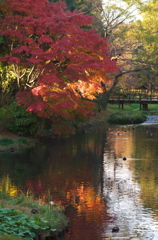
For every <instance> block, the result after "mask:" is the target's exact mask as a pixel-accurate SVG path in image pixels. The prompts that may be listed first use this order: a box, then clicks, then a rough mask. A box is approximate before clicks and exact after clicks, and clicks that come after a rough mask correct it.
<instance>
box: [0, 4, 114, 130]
mask: <svg viewBox="0 0 158 240" xmlns="http://www.w3.org/2000/svg"><path fill="white" fill-rule="evenodd" d="M1 11H2V12H3V17H2V18H1V20H0V24H1V34H2V35H3V36H5V37H6V38H7V39H8V41H9V42H10V50H9V51H10V53H9V55H7V56H4V57H2V58H1V61H6V62H7V63H8V64H11V65H12V66H13V67H14V71H15V73H16V76H17V82H18V86H19V93H18V94H17V99H18V100H19V101H18V104H20V105H22V106H24V107H25V108H26V111H30V112H34V113H36V114H37V115H38V116H40V117H45V118H50V119H51V120H52V121H53V123H54V132H55V133H58V134H60V133H61V132H63V131H65V129H66V130H68V129H70V130H72V127H70V125H69V124H68V121H69V120H72V121H76V120H77V119H79V120H83V119H85V118H86V117H87V116H88V115H89V114H91V113H92V109H93V108H94V105H95V104H94V103H93V102H92V101H90V100H92V99H95V97H96V94H98V93H101V92H102V91H103V89H102V85H101V82H106V81H107V80H108V77H107V73H109V72H114V71H117V67H116V66H115V63H114V62H113V61H111V59H110V57H109V55H108V52H109V49H108V45H107V40H106V39H103V38H101V37H100V35H99V34H97V33H96V32H95V30H93V29H91V30H85V29H86V27H87V26H89V25H90V24H91V21H92V17H90V16H87V15H84V13H78V12H77V11H76V10H75V11H73V12H70V11H68V10H66V5H65V3H64V2H62V1H59V2H57V3H50V2H49V1H48V0H40V1H39V0H34V1H32V0H14V1H11V0H5V1H4V2H3V3H2V4H1Z"/></svg>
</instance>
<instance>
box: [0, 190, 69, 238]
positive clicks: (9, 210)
mask: <svg viewBox="0 0 158 240" xmlns="http://www.w3.org/2000/svg"><path fill="white" fill-rule="evenodd" d="M0 206H1V207H0V222H1V225H0V239H3V240H9V239H14V236H15V239H24V238H25V239H28V240H32V239H37V240H38V239H41V238H42V237H43V238H42V239H44V238H45V237H46V236H57V235H58V234H61V233H62V232H63V231H65V229H67V227H68V219H67V218H66V217H65V215H64V213H63V209H62V208H61V207H60V206H56V205H55V204H54V205H53V206H52V205H51V204H50V203H47V204H41V203H40V202H39V201H35V200H34V198H33V196H27V195H24V194H20V195H19V196H18V197H17V198H10V197H8V195H6V194H4V193H0ZM11 237H13V238H11ZM16 237H17V238H16Z"/></svg>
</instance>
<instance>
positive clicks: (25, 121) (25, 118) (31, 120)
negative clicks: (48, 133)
mask: <svg viewBox="0 0 158 240" xmlns="http://www.w3.org/2000/svg"><path fill="white" fill-rule="evenodd" d="M9 111H10V119H9V120H8V122H7V124H6V127H7V129H8V130H10V131H12V132H14V133H16V134H18V135H32V134H35V133H36V132H37V130H38V124H37V122H38V117H37V116H36V115H35V114H33V113H29V112H26V109H24V108H23V107H20V106H18V105H17V104H16V102H14V103H13V104H11V105H10V106H9Z"/></svg>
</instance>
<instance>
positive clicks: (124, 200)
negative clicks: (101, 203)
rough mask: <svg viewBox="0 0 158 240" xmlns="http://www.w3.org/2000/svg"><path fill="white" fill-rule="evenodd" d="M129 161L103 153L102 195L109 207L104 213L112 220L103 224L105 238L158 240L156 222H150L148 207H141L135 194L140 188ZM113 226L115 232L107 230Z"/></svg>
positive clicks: (151, 219) (150, 215)
mask: <svg viewBox="0 0 158 240" xmlns="http://www.w3.org/2000/svg"><path fill="white" fill-rule="evenodd" d="M129 161H130V160H128V161H123V160H122V158H121V159H114V158H111V157H110V158H109V152H108V153H107V152H105V153H104V163H103V164H104V166H103V167H104V173H103V179H104V180H103V195H104V198H105V201H106V202H107V205H108V207H109V210H108V213H109V214H110V215H112V216H114V219H115V220H114V222H113V223H109V226H107V225H106V229H107V230H109V231H108V232H109V236H108V237H109V238H110V239H116V238H115V237H116V236H117V237H118V238H117V240H119V238H120V239H122V238H123V239H134V238H136V239H139V240H146V239H154V240H158V223H156V222H155V223H154V220H153V218H152V212H151V210H150V209H145V208H143V203H141V200H140V197H139V195H140V191H141V189H140V186H139V184H138V183H137V182H134V181H133V174H132V171H131V170H130V167H129V165H128V162H129ZM115 225H118V226H119V228H120V231H119V232H118V233H112V232H111V231H110V230H111V229H112V227H113V226H115ZM111 237H112V238H111Z"/></svg>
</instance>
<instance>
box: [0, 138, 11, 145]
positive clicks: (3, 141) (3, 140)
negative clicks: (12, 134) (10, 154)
mask: <svg viewBox="0 0 158 240" xmlns="http://www.w3.org/2000/svg"><path fill="white" fill-rule="evenodd" d="M13 143H14V141H13V140H12V139H10V138H1V139H0V146H9V145H11V144H13Z"/></svg>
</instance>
